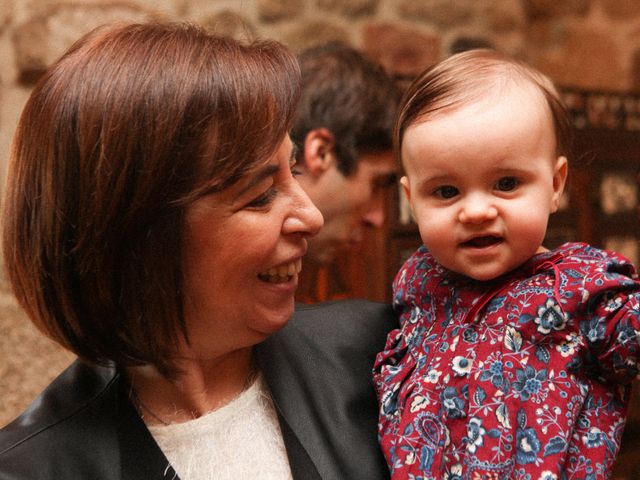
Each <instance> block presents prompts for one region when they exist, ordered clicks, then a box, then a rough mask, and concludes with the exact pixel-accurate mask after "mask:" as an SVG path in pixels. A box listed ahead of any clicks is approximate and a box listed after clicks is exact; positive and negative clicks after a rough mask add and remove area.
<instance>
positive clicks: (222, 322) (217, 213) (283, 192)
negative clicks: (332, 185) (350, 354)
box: [184, 135, 322, 358]
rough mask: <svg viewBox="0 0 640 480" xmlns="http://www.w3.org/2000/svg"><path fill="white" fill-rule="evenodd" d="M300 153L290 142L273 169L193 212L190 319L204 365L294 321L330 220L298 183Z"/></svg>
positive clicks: (187, 266) (187, 265)
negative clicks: (310, 261)
mask: <svg viewBox="0 0 640 480" xmlns="http://www.w3.org/2000/svg"><path fill="white" fill-rule="evenodd" d="M292 150H293V147H292V144H291V140H290V139H289V136H288V135H287V136H286V137H285V138H284V139H283V141H282V143H281V144H280V146H279V147H278V149H277V151H276V152H275V153H274V154H273V155H272V156H271V158H269V159H268V160H267V161H266V163H264V164H261V165H258V166H256V167H255V168H254V169H253V170H252V171H250V172H249V173H248V174H247V175H245V177H244V178H242V179H241V180H240V181H239V182H238V183H236V184H234V185H233V186H231V187H230V188H228V189H226V190H224V191H222V192H218V193H213V194H211V195H208V196H206V197H202V198H201V199H199V200H197V201H196V202H194V203H193V204H192V205H191V206H190V207H189V208H188V210H187V213H186V227H185V241H184V277H185V292H184V308H185V311H184V313H185V319H186V324H187V332H188V334H189V339H190V347H189V348H190V349H191V350H192V355H195V356H197V357H198V358H202V357H203V356H204V357H206V358H214V357H216V356H218V355H222V354H224V353H227V352H230V351H233V350H236V349H238V348H244V347H248V346H252V345H255V344H256V343H259V342H260V341H262V340H264V339H265V338H266V337H267V336H269V335H270V334H272V333H273V332H275V331H277V330H278V329H280V328H282V327H283V326H284V325H285V324H286V323H287V321H288V319H289V317H290V316H291V315H292V313H293V307H294V292H295V290H296V287H297V285H298V272H299V270H300V265H301V260H302V256H303V255H304V254H305V252H306V250H307V241H306V238H307V237H309V236H312V235H314V234H315V233H316V232H317V231H318V230H319V229H320V227H321V226H322V216H321V215H320V212H319V211H318V209H316V207H315V206H314V205H313V204H312V203H311V201H310V200H309V198H308V197H307V195H306V194H305V193H304V191H303V190H302V189H301V187H300V185H299V184H298V182H297V181H296V180H295V179H294V177H293V173H294V172H293V170H292V168H293V165H294V156H293V151H292Z"/></svg>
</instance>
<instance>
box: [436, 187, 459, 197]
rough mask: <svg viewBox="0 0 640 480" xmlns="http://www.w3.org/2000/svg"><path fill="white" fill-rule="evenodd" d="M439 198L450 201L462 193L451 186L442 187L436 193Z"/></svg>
mask: <svg viewBox="0 0 640 480" xmlns="http://www.w3.org/2000/svg"><path fill="white" fill-rule="evenodd" d="M434 193H435V195H436V196H437V197H440V198H442V199H445V200H448V199H449V198H453V197H455V196H456V195H458V194H459V193H460V191H459V190H458V189H457V188H456V187H453V186H451V185H444V186H442V187H438V188H436V189H435V191H434Z"/></svg>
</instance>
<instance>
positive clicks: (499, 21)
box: [481, 0, 526, 33]
mask: <svg viewBox="0 0 640 480" xmlns="http://www.w3.org/2000/svg"><path fill="white" fill-rule="evenodd" d="M481 18H482V19H483V23H486V25H487V27H488V29H489V30H490V31H492V32H496V33H506V32H513V31H516V30H518V29H521V28H522V27H523V26H524V25H525V23H526V18H525V14H524V9H523V8H522V3H521V2H520V1H518V0H487V1H484V2H481Z"/></svg>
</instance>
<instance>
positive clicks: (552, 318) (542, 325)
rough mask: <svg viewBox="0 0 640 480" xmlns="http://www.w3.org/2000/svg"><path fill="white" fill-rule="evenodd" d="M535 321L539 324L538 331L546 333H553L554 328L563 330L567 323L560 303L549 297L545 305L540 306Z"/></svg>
mask: <svg viewBox="0 0 640 480" xmlns="http://www.w3.org/2000/svg"><path fill="white" fill-rule="evenodd" d="M534 321H535V322H536V323H537V324H538V331H539V332H540V333H543V334H545V335H547V334H548V333H551V331H552V330H556V331H558V330H562V329H563V328H564V327H565V325H566V323H567V319H566V318H565V317H564V314H563V312H562V309H561V308H560V305H558V304H557V303H556V302H555V301H554V300H553V299H552V298H550V299H548V300H547V302H546V303H545V304H544V306H542V307H539V308H538V315H537V317H536V318H535V320H534Z"/></svg>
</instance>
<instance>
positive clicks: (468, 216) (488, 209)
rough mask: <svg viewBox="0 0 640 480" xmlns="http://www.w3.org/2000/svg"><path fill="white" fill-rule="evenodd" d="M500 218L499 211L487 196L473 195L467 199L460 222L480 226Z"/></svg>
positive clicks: (459, 218) (461, 210)
mask: <svg viewBox="0 0 640 480" xmlns="http://www.w3.org/2000/svg"><path fill="white" fill-rule="evenodd" d="M497 216H498V209H497V208H496V206H495V205H494V204H493V202H492V201H491V198H489V197H487V196H486V195H472V196H469V198H467V199H465V201H464V203H463V204H462V207H461V209H460V212H459V213H458V220H459V221H460V222H461V223H472V224H480V223H484V222H488V221H491V220H495V219H496V218H497Z"/></svg>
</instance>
